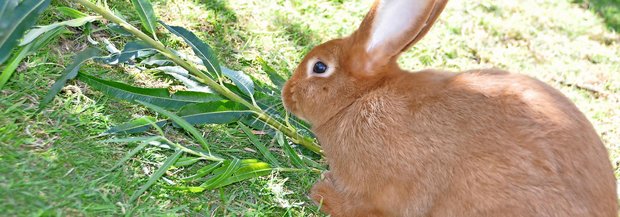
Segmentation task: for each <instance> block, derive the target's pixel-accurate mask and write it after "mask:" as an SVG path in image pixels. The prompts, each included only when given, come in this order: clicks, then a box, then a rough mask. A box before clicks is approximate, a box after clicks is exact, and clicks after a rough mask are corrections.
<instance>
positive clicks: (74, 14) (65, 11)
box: [56, 7, 88, 19]
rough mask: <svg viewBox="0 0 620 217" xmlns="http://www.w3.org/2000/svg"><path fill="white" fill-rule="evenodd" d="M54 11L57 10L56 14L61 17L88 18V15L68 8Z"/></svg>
mask: <svg viewBox="0 0 620 217" xmlns="http://www.w3.org/2000/svg"><path fill="white" fill-rule="evenodd" d="M56 10H58V12H60V13H61V14H62V15H65V16H67V17H71V18H74V19H75V18H81V17H86V16H88V14H85V13H82V12H81V11H78V10H75V9H73V8H70V7H57V8H56Z"/></svg>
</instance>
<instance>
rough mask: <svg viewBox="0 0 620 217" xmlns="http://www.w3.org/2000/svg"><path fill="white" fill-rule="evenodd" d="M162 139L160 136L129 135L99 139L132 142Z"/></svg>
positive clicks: (103, 141)
mask: <svg viewBox="0 0 620 217" xmlns="http://www.w3.org/2000/svg"><path fill="white" fill-rule="evenodd" d="M159 139H161V137H160V136H140V137H127V138H113V139H106V140H102V141H99V142H101V143H130V142H144V143H149V142H151V141H156V140H159Z"/></svg>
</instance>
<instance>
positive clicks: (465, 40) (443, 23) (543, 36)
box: [0, 0, 620, 216]
mask: <svg viewBox="0 0 620 217" xmlns="http://www.w3.org/2000/svg"><path fill="white" fill-rule="evenodd" d="M614 1H615V0H607V1H604V0H601V1H590V5H594V6H596V5H597V4H600V5H605V3H606V2H609V3H610V4H607V5H611V6H614V4H613V2H614ZM153 2H154V5H155V9H156V12H157V13H158V14H159V17H160V19H162V20H164V21H165V22H167V23H169V24H171V25H179V26H184V27H187V28H189V29H191V30H193V31H195V32H196V33H198V36H199V37H201V38H202V39H205V40H206V41H207V42H209V43H210V44H211V45H212V47H214V48H215V49H216V50H217V51H218V55H219V58H220V59H221V61H222V62H224V63H226V65H228V66H230V67H231V68H233V69H238V70H242V71H244V72H246V73H250V74H252V75H254V76H256V77H259V78H265V75H264V73H263V72H262V70H261V67H260V64H259V62H258V61H257V58H259V57H260V58H262V59H265V60H266V61H267V62H268V63H269V64H270V65H272V66H273V67H274V68H275V69H276V70H278V71H282V72H289V71H290V70H292V69H293V68H294V67H295V66H296V64H297V63H298V62H299V60H300V59H301V58H302V57H303V55H304V54H305V53H306V52H307V51H309V50H310V49H311V48H312V47H313V46H315V45H317V44H319V43H321V42H322V41H325V40H328V39H330V38H334V37H339V36H344V35H346V34H348V33H350V32H351V31H353V30H354V29H355V28H356V26H357V25H358V23H359V22H360V20H361V17H362V16H363V15H364V14H365V13H366V11H367V8H368V7H369V5H370V3H371V0H355V1H333V0H318V1H303V0H277V1H259V0H231V1H223V0H212V1H190V0H177V1H153ZM597 2H599V3H597ZM66 4H67V2H66V1H60V0H59V1H54V2H53V5H66ZM109 4H110V6H111V7H112V8H115V9H116V10H118V11H119V12H120V13H121V14H123V15H125V16H126V17H127V18H128V19H130V20H132V21H136V22H137V21H138V18H137V16H136V15H135V14H132V12H131V10H130V9H129V8H127V5H130V4H129V1H124V0H123V1H109ZM615 5H616V6H617V4H615ZM590 8H593V9H594V10H589V9H586V8H584V7H583V4H580V3H572V2H571V1H570V0H545V1H542V2H541V1H534V0H525V1H519V2H518V3H517V2H515V1H510V0H497V1H491V0H482V1H476V2H475V3H473V2H471V1H465V0H452V1H451V2H450V3H449V4H448V7H447V8H446V10H445V12H444V14H443V15H442V17H440V20H439V22H438V23H437V25H435V27H434V28H433V30H432V31H431V32H430V33H429V34H428V35H427V36H426V38H425V39H424V40H422V41H421V42H420V43H419V44H418V45H417V46H415V47H414V48H413V49H412V50H410V51H409V52H407V53H406V54H405V55H403V58H401V60H400V62H401V65H402V66H403V67H404V68H407V69H412V70H417V69H423V68H429V67H433V68H444V69H448V70H453V71H458V70H466V69H472V68H486V67H499V68H504V69H508V70H510V71H513V72H518V73H524V74H528V75H531V76H534V77H537V78H539V79H541V80H543V81H545V82H546V83H549V84H551V85H552V86H554V87H556V88H558V89H560V90H561V91H562V92H563V93H564V94H566V95H567V96H568V97H569V98H571V99H572V100H573V101H574V102H575V103H576V104H577V106H578V107H579V108H580V109H581V110H582V111H583V112H584V113H585V114H586V116H587V117H588V118H589V119H590V120H591V121H592V123H593V124H594V126H595V128H596V129H597V131H598V132H599V133H600V134H601V137H602V138H603V140H604V143H605V144H606V146H607V147H608V148H609V150H610V158H611V159H612V161H613V163H614V168H616V176H617V177H620V172H619V171H618V169H617V168H618V164H619V163H620V126H619V124H618V123H620V36H619V35H618V34H617V33H614V32H613V29H614V28H616V27H613V26H614V25H615V24H613V22H610V21H609V19H608V18H607V17H608V16H611V17H614V16H620V14H619V13H618V12H617V11H616V12H614V11H613V10H599V9H596V7H590ZM601 11H602V12H601ZM610 11H611V12H610ZM57 20H59V18H58V17H57V14H56V13H54V12H53V11H49V12H47V13H46V14H45V15H44V16H43V19H42V21H41V23H42V24H45V23H51V22H55V21H57ZM610 23H611V24H610ZM616 30H617V29H616ZM78 35H79V34H78ZM78 35H74V36H66V37H65V38H62V39H59V40H57V41H56V42H54V43H52V45H50V47H49V49H44V50H41V51H40V52H38V53H37V54H35V55H33V56H31V57H29V58H27V60H26V61H25V62H24V64H23V65H22V66H21V67H20V69H21V70H20V71H19V72H17V73H16V74H15V75H14V76H13V78H12V79H11V80H10V82H9V83H8V84H7V85H8V86H7V87H6V88H5V89H3V90H2V91H1V92H0V117H1V118H0V174H3V175H2V176H0V201H2V203H0V210H3V215H7V216H22V215H45V216H48V215H52V216H54V215H59V216H66V215H69V216H100V215H146V216H152V215H191V216H194V215H201V216H211V215H217V216H221V215H224V216H229V215H233V216H239V215H243V216H321V215H322V214H320V213H319V212H318V211H317V207H316V206H313V205H312V204H311V202H310V201H309V200H308V198H307V196H306V195H307V192H308V190H309V188H310V187H311V186H312V184H313V182H314V181H315V180H316V179H317V178H318V175H317V174H312V173H280V174H272V175H271V176H269V177H265V178H260V179H254V180H249V181H245V182H243V183H241V184H237V185H233V186H229V187H225V188H223V189H219V190H214V191H208V192H204V193H185V192H177V191H173V190H170V189H167V188H165V186H166V184H165V183H163V182H159V183H158V184H156V185H155V186H154V187H152V188H151V189H150V190H148V191H147V194H145V195H144V196H142V197H140V198H139V199H138V201H137V202H136V203H135V204H128V203H127V201H128V199H129V197H130V196H131V194H132V193H133V191H135V190H136V189H137V188H139V187H140V185H141V184H143V183H144V182H145V181H146V180H147V179H148V175H150V174H151V173H152V172H153V171H154V170H155V169H156V168H157V166H158V165H160V164H161V163H162V162H163V161H164V160H165V158H166V156H168V155H170V154H171V153H172V152H167V151H163V150H159V149H157V148H153V147H152V148H148V149H147V150H145V151H143V152H140V153H139V154H138V155H137V156H136V157H134V158H132V160H131V161H129V162H128V163H127V165H125V166H123V167H121V168H120V169H118V170H115V171H108V169H109V168H111V167H112V166H113V165H114V164H115V163H116V161H117V160H119V159H120V158H122V156H123V155H124V154H125V153H126V152H128V151H130V150H131V149H132V148H133V147H134V146H135V144H127V145H121V144H103V143H98V142H97V141H98V140H100V138H95V136H97V135H99V134H100V133H102V132H103V131H105V130H106V129H107V128H108V127H110V126H112V125H115V124H119V123H122V122H124V121H126V120H128V119H130V118H135V117H139V116H141V115H143V114H146V113H148V111H147V110H146V109H144V108H141V107H139V106H136V105H132V104H128V103H125V102H121V101H118V100H114V99H109V98H107V97H105V96H103V95H102V94H101V93H98V92H95V91H93V90H90V89H89V88H87V87H86V86H85V85H84V84H82V83H80V82H71V83H69V86H67V87H66V88H65V89H64V91H63V92H62V93H61V95H59V97H57V98H56V99H55V100H54V102H53V103H52V104H51V105H50V106H49V107H48V108H47V109H45V110H44V111H43V112H42V113H41V114H38V115H35V113H34V112H35V111H36V106H37V105H38V103H37V102H38V101H39V100H40V99H41V98H42V97H43V96H44V94H45V92H46V91H47V89H48V88H49V86H50V85H51V82H53V81H54V79H56V78H57V77H58V76H59V75H60V72H61V71H62V69H63V66H64V65H67V64H68V62H69V61H70V56H69V55H67V54H68V53H71V51H72V50H79V49H81V48H83V47H84V45H85V44H86V42H85V39H84V38H83V37H78ZM160 37H163V40H164V41H165V42H166V44H169V45H171V46H175V47H179V48H180V49H181V50H183V49H185V50H186V51H189V49H188V48H187V47H183V46H182V42H181V41H180V39H178V38H174V37H166V36H165V35H160ZM83 70H84V71H85V72H88V73H92V74H97V75H101V76H102V77H106V78H111V79H119V80H123V81H127V82H133V83H135V84H139V85H142V86H156V87H162V86H167V85H169V84H170V81H168V80H166V79H162V78H158V77H157V76H153V75H144V74H140V73H137V72H135V71H132V70H129V71H125V70H123V69H122V68H102V67H100V66H97V65H95V64H87V65H86V66H85V67H84V68H83ZM201 129H202V130H204V132H205V135H206V138H207V139H208V140H209V142H210V143H211V144H214V146H213V147H212V149H215V150H217V151H218V152H220V153H225V154H229V155H235V156H243V157H252V156H253V157H257V156H259V155H260V154H259V153H256V150H255V148H254V146H253V145H252V144H251V143H250V141H249V140H248V139H247V136H245V134H244V133H243V132H242V131H241V130H240V129H238V128H237V127H236V126H235V125H230V126H215V125H209V126H203V127H202V128H201ZM164 130H165V131H166V132H167V133H169V134H170V135H172V136H174V138H176V139H180V140H182V141H186V142H187V141H189V140H188V139H187V137H185V135H183V134H180V133H178V132H177V130H175V129H172V128H166V129H164ZM260 139H261V141H263V142H264V143H265V144H268V145H270V146H269V147H271V148H272V149H273V148H274V146H273V145H272V144H273V143H272V141H271V140H270V139H269V138H267V137H261V138H260ZM274 153H276V154H280V153H281V152H280V151H275V152H274ZM277 157H278V160H280V161H281V162H285V161H286V159H285V158H282V157H281V156H277ZM193 169H196V168H194V167H191V168H189V169H188V170H190V171H191V170H193ZM186 173H188V171H183V170H180V169H174V170H172V171H169V173H168V174H166V175H165V177H167V178H168V179H169V180H175V178H179V177H181V176H182V175H183V174H186Z"/></svg>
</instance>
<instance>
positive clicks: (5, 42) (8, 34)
mask: <svg viewBox="0 0 620 217" xmlns="http://www.w3.org/2000/svg"><path fill="white" fill-rule="evenodd" d="M49 4H50V0H24V1H21V2H20V1H19V0H3V1H1V2H0V64H2V63H4V61H6V60H7V59H8V58H9V55H10V54H11V50H13V48H15V45H17V42H18V41H17V40H19V39H20V38H21V37H22V35H23V34H24V32H25V31H26V30H28V29H29V28H30V27H31V26H32V25H34V24H35V23H36V22H37V17H38V16H39V14H41V12H43V10H44V9H45V8H47V6H49Z"/></svg>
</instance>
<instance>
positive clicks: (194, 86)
mask: <svg viewBox="0 0 620 217" xmlns="http://www.w3.org/2000/svg"><path fill="white" fill-rule="evenodd" d="M152 70H159V71H162V72H164V73H166V74H167V75H170V76H172V77H174V78H176V79H177V80H179V81H181V82H182V83H183V85H185V87H187V88H188V90H190V91H198V92H205V93H212V92H213V91H212V90H211V88H209V87H208V86H206V85H204V84H202V83H200V82H199V81H197V79H196V78H195V77H194V76H193V75H191V74H189V72H188V71H187V70H186V69H184V68H183V67H180V66H161V67H157V68H153V69H152Z"/></svg>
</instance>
